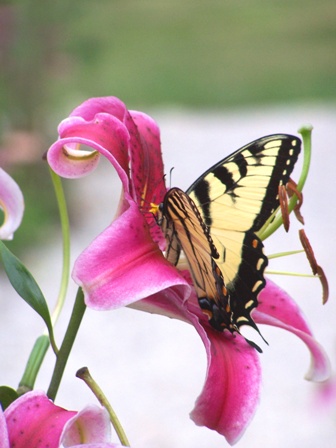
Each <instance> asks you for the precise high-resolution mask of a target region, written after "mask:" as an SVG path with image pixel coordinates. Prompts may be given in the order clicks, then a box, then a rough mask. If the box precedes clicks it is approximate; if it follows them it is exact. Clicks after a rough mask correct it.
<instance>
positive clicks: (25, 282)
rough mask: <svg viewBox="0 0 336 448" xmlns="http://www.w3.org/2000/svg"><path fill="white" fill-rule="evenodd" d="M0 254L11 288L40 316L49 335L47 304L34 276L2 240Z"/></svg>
mask: <svg viewBox="0 0 336 448" xmlns="http://www.w3.org/2000/svg"><path fill="white" fill-rule="evenodd" d="M0 255H1V258H2V261H3V264H4V268H5V271H6V274H7V276H8V278H9V281H10V282H11V284H12V286H13V288H14V289H15V291H16V292H17V293H18V294H19V295H20V296H21V297H22V298H23V300H25V302H27V303H28V305H30V306H31V307H32V308H33V309H34V310H35V311H36V312H37V313H38V314H39V315H40V316H41V317H42V319H43V320H44V322H45V324H46V326H47V328H48V331H49V334H50V335H51V334H52V325H51V319H50V313H49V309H48V305H47V302H46V300H45V298H44V296H43V294H42V291H41V289H40V287H39V286H38V284H37V283H36V281H35V279H34V277H33V276H32V275H31V273H30V272H29V271H28V269H27V268H26V267H25V266H24V265H23V264H22V263H21V261H20V260H19V259H18V258H17V257H16V256H15V255H14V254H12V252H11V251H10V250H9V249H8V248H7V247H6V246H5V244H4V243H3V242H2V241H0Z"/></svg>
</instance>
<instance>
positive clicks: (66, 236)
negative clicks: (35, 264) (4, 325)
mask: <svg viewBox="0 0 336 448" xmlns="http://www.w3.org/2000/svg"><path fill="white" fill-rule="evenodd" d="M49 171H50V176H51V179H52V182H53V185H54V190H55V195H56V199H57V204H58V210H59V214H60V221H61V228H62V239H63V264H62V265H63V268H62V278H61V285H60V290H59V293H58V297H57V301H56V305H55V308H54V311H53V313H52V315H51V321H52V323H53V325H55V323H56V321H57V319H58V317H59V315H60V313H61V310H62V308H63V305H64V302H65V297H66V293H67V289H68V284H69V276H70V225H69V216H68V210H67V205H66V200H65V196H64V191H63V187H62V182H61V179H60V177H59V176H58V175H57V174H56V173H54V171H52V169H50V168H49Z"/></svg>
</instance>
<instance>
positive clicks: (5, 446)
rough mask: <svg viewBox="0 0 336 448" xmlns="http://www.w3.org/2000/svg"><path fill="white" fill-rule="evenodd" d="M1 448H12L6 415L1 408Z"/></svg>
mask: <svg viewBox="0 0 336 448" xmlns="http://www.w3.org/2000/svg"><path fill="white" fill-rule="evenodd" d="M0 448H10V446H9V440H8V431H7V424H6V419H5V414H4V413H3V412H2V410H1V406H0Z"/></svg>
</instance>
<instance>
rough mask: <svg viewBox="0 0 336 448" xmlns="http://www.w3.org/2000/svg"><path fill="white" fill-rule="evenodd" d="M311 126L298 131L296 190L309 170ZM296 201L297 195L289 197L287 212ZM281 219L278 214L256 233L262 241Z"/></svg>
mask: <svg viewBox="0 0 336 448" xmlns="http://www.w3.org/2000/svg"><path fill="white" fill-rule="evenodd" d="M312 130H313V127H312V126H311V125H306V126H302V127H301V128H300V129H299V130H298V132H299V133H300V134H301V135H302V140H303V164H302V170H301V175H300V179H299V181H298V183H297V190H298V191H300V192H301V191H302V189H303V187H304V184H305V182H306V179H307V176H308V172H309V166H310V159H311V133H312ZM296 203H297V197H296V195H293V197H291V199H290V201H289V203H288V212H289V213H291V212H292V211H293V210H294V207H295V205H296ZM282 223H283V219H282V215H281V214H278V215H277V216H276V217H275V218H274V220H273V221H272V222H271V224H268V225H266V226H265V227H264V228H263V229H261V230H260V231H259V232H258V233H257V234H258V236H259V238H260V239H261V240H262V241H263V240H265V239H266V238H268V237H269V236H270V235H272V234H273V233H274V232H275V231H276V230H278V228H279V227H280V226H281V225H282Z"/></svg>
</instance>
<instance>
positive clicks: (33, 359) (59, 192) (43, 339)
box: [18, 169, 70, 395]
mask: <svg viewBox="0 0 336 448" xmlns="http://www.w3.org/2000/svg"><path fill="white" fill-rule="evenodd" d="M49 172H50V176H51V180H52V182H53V186H54V191H55V196H56V200H57V204H58V210H59V215H60V222H61V229H62V239H63V263H62V266H63V268H62V277H61V284H60V289H59V293H58V297H57V301H56V305H55V308H54V311H53V313H52V315H51V324H52V327H54V326H55V323H56V321H57V319H58V317H59V315H60V313H61V310H62V308H63V305H64V301H65V297H66V292H67V288H68V283H69V273H70V226H69V218H68V211H67V206H66V201H65V196H64V191H63V188H62V183H61V179H60V177H59V176H58V175H57V174H56V173H54V172H53V171H52V170H51V169H49ZM48 334H49V332H48V329H47V328H46V329H45V330H44V332H43V334H42V335H41V336H39V337H38V338H37V340H36V342H35V344H34V346H33V349H32V351H31V353H30V355H29V358H28V361H27V364H26V368H25V371H24V373H23V375H22V379H21V381H20V383H19V388H18V394H19V395H22V394H24V393H25V392H28V391H29V390H32V389H33V387H34V384H35V380H36V377H37V375H38V372H39V370H40V368H41V365H42V362H43V360H44V357H45V355H46V353H47V351H48V348H49V346H50V340H49V336H48ZM52 348H53V350H54V353H55V354H56V355H57V352H58V349H57V347H56V344H55V342H53V344H52Z"/></svg>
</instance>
